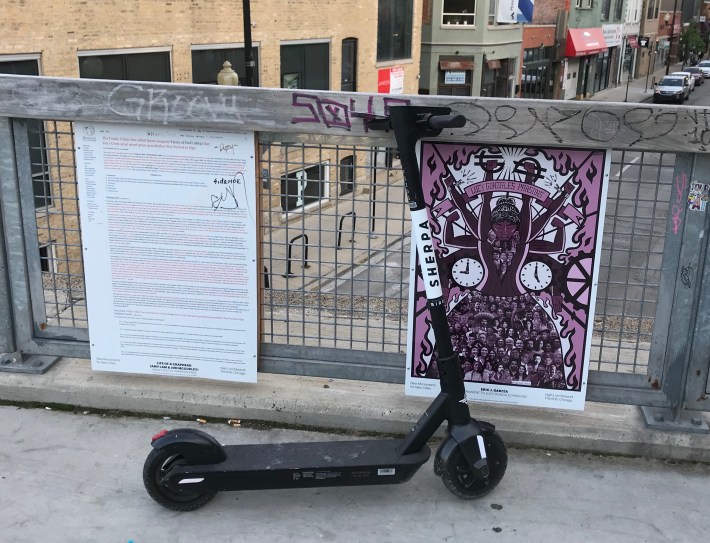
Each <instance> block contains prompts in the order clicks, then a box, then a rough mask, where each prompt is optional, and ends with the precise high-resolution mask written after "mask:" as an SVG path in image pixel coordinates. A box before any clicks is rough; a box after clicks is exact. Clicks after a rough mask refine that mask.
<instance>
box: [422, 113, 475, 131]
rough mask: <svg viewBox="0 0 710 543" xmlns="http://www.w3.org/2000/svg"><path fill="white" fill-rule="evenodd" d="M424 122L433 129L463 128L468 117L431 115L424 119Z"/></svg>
mask: <svg viewBox="0 0 710 543" xmlns="http://www.w3.org/2000/svg"><path fill="white" fill-rule="evenodd" d="M424 122H425V123H426V126H427V127H429V128H431V129H432V130H442V129H444V128H461V127H462V126H465V125H466V117H464V116H463V115H431V116H429V117H427V118H426V119H424Z"/></svg>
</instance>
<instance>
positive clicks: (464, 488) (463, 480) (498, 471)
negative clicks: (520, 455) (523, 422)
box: [441, 432, 508, 500]
mask: <svg viewBox="0 0 710 543" xmlns="http://www.w3.org/2000/svg"><path fill="white" fill-rule="evenodd" d="M483 440H484V443H485V445H486V455H487V457H488V467H489V470H490V471H489V474H488V477H487V478H485V479H477V478H475V477H474V476H473V473H472V472H471V468H469V466H468V463H467V462H466V459H465V458H464V457H463V454H462V453H461V449H459V448H458V447H457V448H456V450H455V451H454V452H453V453H451V456H449V459H448V461H447V462H446V464H445V465H444V466H442V468H443V469H442V474H441V480H442V481H443V483H444V486H445V487H446V488H447V490H449V492H451V493H452V494H454V495H455V496H458V497H459V498H463V499H464V500H475V499H478V498H482V497H483V496H485V495H486V494H488V493H490V492H491V491H492V490H493V489H494V488H495V487H496V486H498V483H500V481H501V479H503V475H505V470H506V468H507V467H508V451H507V449H506V448H505V443H503V440H502V439H501V437H500V436H499V435H498V433H497V432H492V433H485V434H483Z"/></svg>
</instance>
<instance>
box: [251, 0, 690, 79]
mask: <svg viewBox="0 0 710 543" xmlns="http://www.w3.org/2000/svg"><path fill="white" fill-rule="evenodd" d="M676 1H677V0H676ZM249 2H250V0H242V9H243V11H244V86H245V87H253V86H254V59H253V55H252V48H251V6H250V4H249Z"/></svg>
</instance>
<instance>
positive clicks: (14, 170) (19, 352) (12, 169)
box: [0, 118, 59, 373]
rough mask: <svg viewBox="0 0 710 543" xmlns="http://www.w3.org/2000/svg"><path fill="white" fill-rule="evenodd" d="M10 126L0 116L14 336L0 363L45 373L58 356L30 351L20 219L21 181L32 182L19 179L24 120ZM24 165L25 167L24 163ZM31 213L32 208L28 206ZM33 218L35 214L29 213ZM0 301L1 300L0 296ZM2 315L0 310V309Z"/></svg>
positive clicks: (0, 200) (1, 194)
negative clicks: (8, 351) (19, 152)
mask: <svg viewBox="0 0 710 543" xmlns="http://www.w3.org/2000/svg"><path fill="white" fill-rule="evenodd" d="M14 127H15V129H13V124H12V120H11V119H9V118H0V204H1V205H2V219H3V242H4V245H5V247H4V255H5V258H6V264H7V270H6V271H7V274H6V275H7V279H8V282H7V285H8V286H9V289H8V290H9V294H10V300H11V306H10V307H9V313H10V316H11V318H9V319H8V320H9V321H10V323H11V324H10V326H12V337H14V342H15V343H14V345H13V347H14V349H13V351H14V352H13V353H11V354H10V355H8V356H5V357H4V358H3V360H2V364H0V371H10V372H19V373H44V372H45V371H47V370H48V369H49V368H50V367H51V366H52V365H53V364H54V363H55V362H56V361H57V360H58V359H59V358H58V357H57V356H43V355H38V354H35V353H33V346H34V347H36V344H35V343H34V338H35V329H34V322H33V312H32V297H31V294H30V285H29V275H28V269H27V246H26V244H25V231H24V224H23V222H22V198H21V197H20V183H21V182H27V183H31V182H32V180H31V177H30V178H29V179H26V180H24V179H20V178H19V172H20V171H21V170H22V171H29V160H30V159H29V144H28V143H27V124H26V123H25V122H23V121H16V122H15V125H14ZM18 129H19V131H20V134H19V136H20V137H19V139H20V141H21V142H24V147H23V150H24V151H25V152H24V153H23V156H22V160H25V161H27V162H28V164H26V165H23V167H22V168H21V167H19V165H18V163H17V162H18V159H17V155H16V150H17V149H18V146H17V139H18V138H17V136H18V134H17V133H16V130H18ZM24 166H27V167H24ZM27 212H30V213H33V212H34V209H31V210H27ZM32 220H34V217H32ZM0 303H4V301H3V299H2V298H1V297H0ZM0 315H2V313H0Z"/></svg>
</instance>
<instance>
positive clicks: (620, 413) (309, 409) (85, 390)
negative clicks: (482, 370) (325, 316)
mask: <svg viewBox="0 0 710 543" xmlns="http://www.w3.org/2000/svg"><path fill="white" fill-rule="evenodd" d="M0 399H1V400H3V401H6V402H39V403H56V404H64V405H71V406H79V407H83V408H89V409H113V410H121V411H129V412H138V413H149V414H155V415H157V416H165V415H187V416H197V415H199V416H203V417H207V418H210V419H224V420H227V419H233V418H238V419H251V420H260V421H268V422H274V423H278V424H286V425H297V426H311V427H320V428H325V429H338V430H356V431H368V432H376V433H395V434H404V433H406V432H408V431H409V430H410V429H411V426H412V424H413V423H414V422H415V421H416V420H417V419H418V417H419V416H420V414H421V413H422V412H423V411H424V410H425V409H426V407H427V406H428V404H429V400H428V399H426V398H417V397H412V396H406V395H405V394H404V389H403V386H402V385H394V384H386V383H373V382H366V381H350V380H344V379H328V378H318V377H299V376H292V375H276V374H265V373H260V374H259V382H258V384H255V385H254V384H243V383H225V382H220V381H203V380H199V379H194V380H185V379H182V378H166V377H153V376H137V375H128V374H113V373H104V372H93V371H92V370H91V368H90V364H89V362H88V361H87V360H82V359H75V358H68V359H63V360H60V361H59V362H58V363H57V364H56V365H55V367H54V368H52V369H51V370H50V371H49V372H47V373H46V374H44V375H29V374H21V373H6V374H4V375H2V378H0ZM471 411H472V413H473V414H474V416H475V417H476V418H479V419H481V420H488V421H490V422H492V423H494V424H495V425H496V427H497V428H498V430H499V431H500V432H501V434H502V436H503V438H504V439H505V441H506V443H508V444H509V445H512V446H520V447H539V448H547V449H560V450H570V451H589V452H595V453H600V454H616V455H629V456H643V457H651V458H657V459H665V460H680V461H697V462H708V463H710V435H708V434H688V433H682V432H662V431H656V430H649V429H647V428H646V427H645V424H644V421H643V417H642V415H641V412H640V410H639V408H638V407H636V406H628V405H614V404H600V403H592V402H588V403H587V407H586V409H585V411H583V412H576V411H551V410H545V409H534V408H520V407H511V406H503V405H501V406H498V405H482V404H475V403H474V404H471ZM703 416H704V415H703ZM443 431H444V430H443V428H441V429H440V430H439V435H443Z"/></svg>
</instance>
